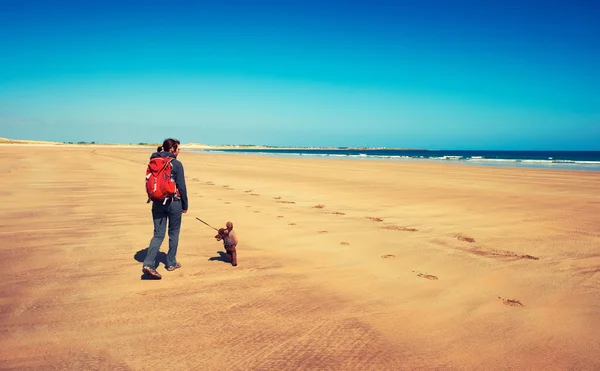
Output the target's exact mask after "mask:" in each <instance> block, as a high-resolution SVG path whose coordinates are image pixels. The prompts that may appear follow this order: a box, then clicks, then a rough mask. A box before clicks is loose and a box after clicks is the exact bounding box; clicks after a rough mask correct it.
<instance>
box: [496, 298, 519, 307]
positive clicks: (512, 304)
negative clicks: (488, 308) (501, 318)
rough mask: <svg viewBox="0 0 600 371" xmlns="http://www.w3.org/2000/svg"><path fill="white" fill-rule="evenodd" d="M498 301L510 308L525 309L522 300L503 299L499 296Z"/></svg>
mask: <svg viewBox="0 0 600 371" xmlns="http://www.w3.org/2000/svg"><path fill="white" fill-rule="evenodd" d="M498 299H500V300H502V303H503V304H504V305H508V306H509V307H524V306H525V305H523V303H521V301H520V300H517V299H503V298H501V297H500V296H498Z"/></svg>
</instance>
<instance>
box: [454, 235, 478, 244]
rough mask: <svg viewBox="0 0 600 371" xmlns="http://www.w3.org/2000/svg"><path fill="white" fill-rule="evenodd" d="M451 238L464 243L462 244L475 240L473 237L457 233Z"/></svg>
mask: <svg viewBox="0 0 600 371" xmlns="http://www.w3.org/2000/svg"><path fill="white" fill-rule="evenodd" d="M452 237H454V238H456V239H457V240H459V241H464V242H469V243H473V242H475V239H474V238H473V237H469V236H465V235H464V234H462V233H457V234H455V235H453V236H452Z"/></svg>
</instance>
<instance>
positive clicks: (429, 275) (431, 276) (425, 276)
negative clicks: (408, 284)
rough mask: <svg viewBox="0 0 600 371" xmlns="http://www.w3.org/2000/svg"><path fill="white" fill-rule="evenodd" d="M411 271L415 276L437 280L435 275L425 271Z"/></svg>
mask: <svg viewBox="0 0 600 371" xmlns="http://www.w3.org/2000/svg"><path fill="white" fill-rule="evenodd" d="M413 273H416V274H417V277H421V278H425V279H428V280H432V281H435V280H438V278H437V277H436V276H434V275H433V274H427V273H425V274H423V273H421V272H415V271H413Z"/></svg>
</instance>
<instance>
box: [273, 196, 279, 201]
mask: <svg viewBox="0 0 600 371" xmlns="http://www.w3.org/2000/svg"><path fill="white" fill-rule="evenodd" d="M273 199H274V200H281V197H279V196H277V197H273Z"/></svg>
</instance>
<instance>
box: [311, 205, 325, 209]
mask: <svg viewBox="0 0 600 371" xmlns="http://www.w3.org/2000/svg"><path fill="white" fill-rule="evenodd" d="M324 207H325V205H322V204H318V205H315V206H313V209H322V208H324Z"/></svg>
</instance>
